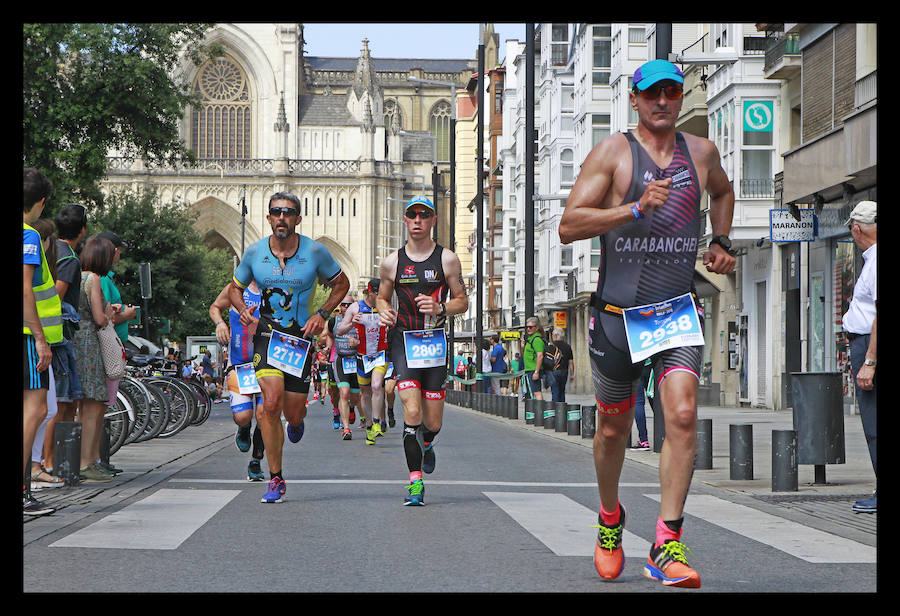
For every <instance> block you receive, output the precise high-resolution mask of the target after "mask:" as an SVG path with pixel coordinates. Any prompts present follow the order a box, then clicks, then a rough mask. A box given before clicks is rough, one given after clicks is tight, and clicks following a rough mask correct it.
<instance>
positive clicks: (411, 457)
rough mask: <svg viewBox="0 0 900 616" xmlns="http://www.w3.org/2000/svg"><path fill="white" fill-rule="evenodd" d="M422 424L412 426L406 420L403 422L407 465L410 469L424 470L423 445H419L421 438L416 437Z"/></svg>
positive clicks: (411, 470)
mask: <svg viewBox="0 0 900 616" xmlns="http://www.w3.org/2000/svg"><path fill="white" fill-rule="evenodd" d="M419 427H420V426H418V425H417V426H411V425H409V424H407V423H405V422H404V424H403V451H404V453H406V466H407V467H409V471H410V472H413V471H421V470H422V447H421V446H420V445H419V439H418V438H416V431H417V430H418V429H419Z"/></svg>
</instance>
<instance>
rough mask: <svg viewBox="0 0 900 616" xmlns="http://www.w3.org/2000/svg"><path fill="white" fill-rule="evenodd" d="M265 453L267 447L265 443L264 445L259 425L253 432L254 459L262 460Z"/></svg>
mask: <svg viewBox="0 0 900 616" xmlns="http://www.w3.org/2000/svg"><path fill="white" fill-rule="evenodd" d="M265 451H266V446H265V443H263V437H262V431H261V430H260V429H259V425H257V426H256V429H254V430H253V458H254V459H256V460H262V457H263V454H264V453H265Z"/></svg>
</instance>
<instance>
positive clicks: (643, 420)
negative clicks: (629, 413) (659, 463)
mask: <svg viewBox="0 0 900 616" xmlns="http://www.w3.org/2000/svg"><path fill="white" fill-rule="evenodd" d="M650 363H651V362H650V360H649V359H647V360H646V361H645V362H644V371H643V372H641V380H640V382H639V383H638V390H637V393H636V394H635V396H636V397H635V399H634V424H635V425H636V426H637V431H638V442H637V444H636V445H634V446H633V447H632V448H631V450H632V451H647V450H649V449H650V438H649V437H648V435H647V412H646V406H647V384H648V383H649V382H650V373H651V371H652V370H653V368H651V367H650Z"/></svg>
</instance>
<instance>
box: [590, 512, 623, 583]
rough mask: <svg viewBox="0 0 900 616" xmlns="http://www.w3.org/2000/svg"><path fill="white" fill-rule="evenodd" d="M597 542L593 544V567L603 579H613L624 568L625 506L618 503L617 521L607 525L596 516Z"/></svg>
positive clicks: (620, 573)
mask: <svg viewBox="0 0 900 616" xmlns="http://www.w3.org/2000/svg"><path fill="white" fill-rule="evenodd" d="M597 517H598V520H597V524H596V526H592V527H591V528H597V529H599V530H598V531H597V543H596V545H595V546H594V568H595V569H597V573H598V574H599V575H600V577H601V578H603V579H604V580H614V579H616V578H617V577H619V576H620V575H622V571H624V570H625V553H624V552H623V551H622V532H623V531H624V530H625V507H624V506H623V505H622V504H621V503H619V523H618V524H616V525H614V526H607V525H606V524H604V523H603V518H601V517H600V516H597Z"/></svg>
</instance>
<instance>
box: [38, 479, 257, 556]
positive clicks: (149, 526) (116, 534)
mask: <svg viewBox="0 0 900 616" xmlns="http://www.w3.org/2000/svg"><path fill="white" fill-rule="evenodd" d="M240 493H241V492H240V490H170V489H161V490H159V491H157V492H155V493H154V494H151V495H150V496H148V497H147V498H144V499H142V500H140V501H138V502H136V503H133V504H131V505H128V506H127V507H125V508H124V509H122V510H121V511H117V512H115V513H112V514H110V515H108V516H106V517H105V518H103V519H102V520H99V521H97V522H94V523H93V524H91V525H90V526H86V527H84V528H82V529H81V530H78V531H76V532H74V533H72V534H71V535H69V536H68V537H64V538H63V539H60V540H59V541H55V542H54V543H51V544H50V547H51V548H54V547H55V548H118V549H128V550H174V549H176V548H178V546H180V545H181V544H182V543H183V542H184V541H185V539H187V538H188V537H190V536H191V535H192V534H193V533H194V532H195V531H196V530H197V529H198V528H200V527H201V526H203V525H204V524H205V523H206V522H207V520H209V519H210V518H211V517H213V516H214V515H215V514H216V513H218V512H219V510H221V509H222V508H223V507H224V506H225V505H227V504H228V503H229V502H230V501H231V499H233V498H234V497H235V496H237V495H238V494H240Z"/></svg>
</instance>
